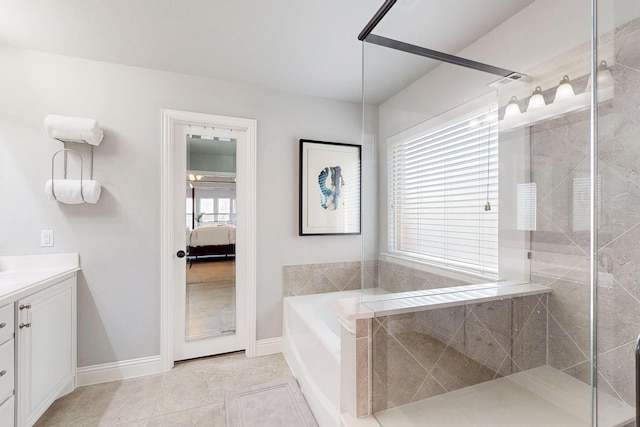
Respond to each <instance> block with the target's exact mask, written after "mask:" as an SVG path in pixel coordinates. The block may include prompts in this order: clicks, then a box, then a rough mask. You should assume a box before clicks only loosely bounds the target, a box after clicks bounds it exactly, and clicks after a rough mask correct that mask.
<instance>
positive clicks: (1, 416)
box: [0, 304, 15, 427]
mask: <svg viewBox="0 0 640 427" xmlns="http://www.w3.org/2000/svg"><path fill="white" fill-rule="evenodd" d="M13 326H14V325H13V304H8V305H6V306H4V307H0V427H13V425H14V423H15V418H14V415H15V414H14V412H15V411H14V405H15V398H14V393H13V392H14V385H15V372H14V352H15V346H14V339H13V330H14V329H13Z"/></svg>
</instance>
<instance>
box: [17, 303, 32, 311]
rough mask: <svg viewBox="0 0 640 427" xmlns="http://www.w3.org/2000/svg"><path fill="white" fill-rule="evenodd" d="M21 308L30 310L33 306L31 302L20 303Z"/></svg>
mask: <svg viewBox="0 0 640 427" xmlns="http://www.w3.org/2000/svg"><path fill="white" fill-rule="evenodd" d="M18 308H19V309H20V310H24V309H25V308H26V309H27V310H28V309H30V308H31V304H20V307H18Z"/></svg>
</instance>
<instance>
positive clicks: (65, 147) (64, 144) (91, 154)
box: [51, 138, 93, 179]
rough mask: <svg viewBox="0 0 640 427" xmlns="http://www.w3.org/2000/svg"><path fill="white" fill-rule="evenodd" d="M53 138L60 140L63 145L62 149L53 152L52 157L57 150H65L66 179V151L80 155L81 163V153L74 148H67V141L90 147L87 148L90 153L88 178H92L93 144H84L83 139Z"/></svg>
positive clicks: (65, 167)
mask: <svg viewBox="0 0 640 427" xmlns="http://www.w3.org/2000/svg"><path fill="white" fill-rule="evenodd" d="M53 139H55V140H58V141H60V142H62V145H63V147H64V149H63V150H60V151H58V152H56V153H55V154H54V157H55V155H56V154H58V153H59V152H61V151H64V152H65V153H64V179H67V152H68V151H72V152H74V153H75V154H76V155H77V156H78V157H80V162H81V164H82V155H80V153H78V152H77V151H75V150H72V149H70V148H67V143H68V142H73V143H76V144H83V145H88V146H89V147H90V148H89V153H90V157H89V179H93V145H91V144H86V143H85V141H80V140H72V139H60V138H53ZM51 160H52V162H53V159H51Z"/></svg>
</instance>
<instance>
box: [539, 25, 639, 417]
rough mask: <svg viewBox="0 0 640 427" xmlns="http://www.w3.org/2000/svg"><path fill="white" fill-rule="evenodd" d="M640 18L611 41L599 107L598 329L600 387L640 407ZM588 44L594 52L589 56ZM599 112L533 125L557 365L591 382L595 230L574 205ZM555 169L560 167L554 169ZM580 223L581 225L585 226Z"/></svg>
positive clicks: (542, 256) (542, 265) (543, 271)
mask: <svg viewBox="0 0 640 427" xmlns="http://www.w3.org/2000/svg"><path fill="white" fill-rule="evenodd" d="M639 45H640V19H636V20H634V21H632V22H630V23H628V24H626V25H624V26H622V27H619V28H617V29H616V30H615V31H613V32H612V33H608V34H606V35H604V36H603V37H602V38H601V41H600V46H599V47H598V51H599V54H600V55H603V56H605V57H606V59H607V63H608V65H609V66H610V69H611V72H612V75H613V78H614V81H615V89H614V97H613V99H612V100H610V101H606V102H603V103H601V104H599V105H598V132H599V134H598V156H599V164H598V169H599V182H600V185H601V197H602V200H601V202H600V212H599V217H600V218H599V229H598V244H599V254H598V255H599V266H600V272H599V275H598V285H599V286H598V304H597V315H598V316H597V319H598V323H597V335H598V349H597V351H598V359H597V360H598V387H599V389H601V390H604V391H607V392H609V393H610V394H613V395H617V396H618V397H620V398H622V399H623V400H624V401H625V402H626V403H628V404H630V405H634V404H635V389H634V387H635V385H634V382H633V378H634V375H635V371H634V370H635V367H634V356H633V348H634V345H635V339H636V338H637V334H638V333H639V332H640V286H638V280H637V278H638V277H640V251H638V249H637V245H638V243H637V242H638V241H639V240H640V210H638V206H640V174H638V161H639V157H638V148H637V135H638V134H640V107H639V106H640V60H639V59H638V58H640V55H639V54H638V46H639ZM588 49H589V47H588V46H585V47H584V52H585V53H588ZM589 124H590V122H589V114H588V112H577V113H572V114H569V115H566V116H564V117H560V118H557V119H554V120H549V121H546V122H543V123H540V124H537V125H535V126H532V127H531V144H532V159H531V160H532V162H531V164H532V165H533V169H532V175H533V176H532V181H534V182H536V183H537V184H538V189H539V194H538V206H537V211H538V217H537V222H538V230H537V231H535V232H533V233H532V240H531V242H532V263H531V272H532V281H534V282H536V283H541V284H546V285H548V286H549V287H551V288H552V289H553V294H552V295H551V296H550V297H549V303H548V309H549V324H548V326H549V334H548V340H549V348H548V350H549V365H551V366H552V367H554V368H556V369H559V370H561V371H563V372H565V373H567V374H569V375H572V376H574V377H575V378H578V379H580V380H581V381H583V382H586V383H588V382H589V340H590V336H589V334H590V332H589V326H590V325H589V298H590V289H589V288H590V286H589V256H588V254H589V246H588V245H589V231H588V229H584V227H580V226H579V224H580V223H581V222H580V218H576V217H575V215H574V211H573V206H572V203H571V200H572V197H573V194H574V190H575V185H576V182H579V180H581V179H585V178H588V176H589V154H588V153H589V151H588V150H589ZM549 170H551V171H552V172H553V173H552V174H549ZM576 224H578V226H576Z"/></svg>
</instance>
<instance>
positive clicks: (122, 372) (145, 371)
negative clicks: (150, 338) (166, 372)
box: [76, 356, 162, 387]
mask: <svg viewBox="0 0 640 427" xmlns="http://www.w3.org/2000/svg"><path fill="white" fill-rule="evenodd" d="M159 373H162V362H161V360H160V356H151V357H141V358H140V359H130V360H123V361H121V362H112V363H103V364H101V365H93V366H84V367H82V368H78V370H77V375H76V384H77V386H78V387H80V386H85V385H91V384H99V383H106V382H109V381H117V380H124V379H127V378H135V377H142V376H144V375H153V374H159Z"/></svg>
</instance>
